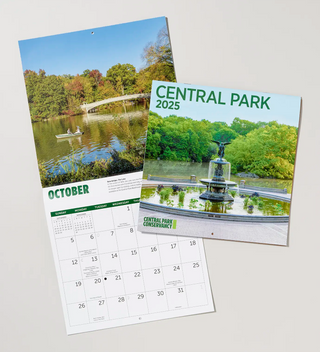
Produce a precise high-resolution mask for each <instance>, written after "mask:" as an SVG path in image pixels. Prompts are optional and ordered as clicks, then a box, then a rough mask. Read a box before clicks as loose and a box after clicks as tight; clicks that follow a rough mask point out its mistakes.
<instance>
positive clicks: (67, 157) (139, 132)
mask: <svg viewBox="0 0 320 352" xmlns="http://www.w3.org/2000/svg"><path fill="white" fill-rule="evenodd" d="M128 43H130V50H128ZM19 46H20V53H21V59H22V65H23V71H24V81H25V86H26V93H27V99H28V104H29V112H30V120H31V122H32V129H33V136H34V142H35V147H36V152H37V159H38V168H39V174H40V180H41V184H42V187H43V199H44V205H45V213H46V217H47V224H48V229H49V234H50V239H51V244H52V250H53V256H54V261H55V266H56V271H57V276H58V283H59V286H60V294H61V300H62V307H63V312H64V317H65V323H66V328H67V333H68V334H75V333H81V332H86V331H92V330H98V329H104V328H111V327H116V326H122V325H129V324H135V323H143V322H147V321H153V320H158V319H164V318H173V317H179V316H183V315H189V314H197V313H205V312H211V311H213V310H214V308H213V302H212V297H211V291H210V285H209V279H208V273H207V267H206V261H205V255H204V249H203V243H202V240H198V239H190V238H183V237H180V238H179V239H178V238H175V237H172V236H170V237H167V236H157V235H146V234H141V233H140V232H138V231H137V225H138V208H139V198H140V192H141V184H142V169H143V162H144V153H145V142H146V128H147V121H148V102H149V98H150V92H151V82H152V80H154V79H156V78H159V75H160V77H161V78H162V79H165V80H167V81H174V80H175V72H174V67H173V59H172V51H171V46H170V40H169V33H168V28H167V21H166V18H165V17H158V18H153V19H148V20H143V21H137V22H131V23H125V24H121V25H115V26H107V27H101V28H94V29H90V30H88V29H87V30H83V31H78V32H71V33H65V34H59V35H54V36H49V37H43V38H35V39H29V40H23V41H20V42H19ZM83 46H85V48H86V50H85V53H86V55H79V48H80V47H83ZM155 51H156V52H160V53H165V56H164V57H163V59H165V62H166V63H164V62H163V60H162V59H161V60H160V62H157V61H154V60H150V57H153V55H154V54H155ZM97 53H99V54H98V55H97ZM101 58H102V59H101ZM120 62H127V63H126V64H121V63H120Z"/></svg>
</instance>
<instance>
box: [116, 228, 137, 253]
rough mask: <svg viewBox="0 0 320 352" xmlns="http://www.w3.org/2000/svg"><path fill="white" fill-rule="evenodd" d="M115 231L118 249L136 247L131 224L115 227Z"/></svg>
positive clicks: (133, 229)
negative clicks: (120, 227)
mask: <svg viewBox="0 0 320 352" xmlns="http://www.w3.org/2000/svg"><path fill="white" fill-rule="evenodd" d="M116 232H117V240H118V248H119V251H121V250H124V249H134V248H137V247H138V243H137V239H136V233H135V228H134V227H133V226H132V227H125V228H122V229H117V230H116Z"/></svg>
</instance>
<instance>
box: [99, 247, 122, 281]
mask: <svg viewBox="0 0 320 352" xmlns="http://www.w3.org/2000/svg"><path fill="white" fill-rule="evenodd" d="M100 264H101V270H102V276H104V275H110V274H116V273H121V272H122V270H121V263H120V255H119V253H118V252H112V253H107V254H101V255H100Z"/></svg>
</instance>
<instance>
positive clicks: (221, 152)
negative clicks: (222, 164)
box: [212, 141, 231, 159]
mask: <svg viewBox="0 0 320 352" xmlns="http://www.w3.org/2000/svg"><path fill="white" fill-rule="evenodd" d="M212 142H214V143H216V144H218V146H219V151H218V156H219V157H220V159H222V158H223V157H224V149H225V147H226V145H228V144H231V142H218V141H212Z"/></svg>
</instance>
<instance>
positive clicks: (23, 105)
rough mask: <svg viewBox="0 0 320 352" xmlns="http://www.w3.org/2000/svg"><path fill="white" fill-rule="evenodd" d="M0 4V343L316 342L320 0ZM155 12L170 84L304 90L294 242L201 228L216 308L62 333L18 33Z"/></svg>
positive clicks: (79, 346)
mask: <svg viewBox="0 0 320 352" xmlns="http://www.w3.org/2000/svg"><path fill="white" fill-rule="evenodd" d="M0 13H1V20H0V28H1V30H0V36H1V41H0V43H1V59H0V60H1V61H0V103H1V121H2V126H1V129H0V134H1V138H0V143H1V149H0V150H1V174H0V177H1V205H0V206H1V222H0V226H1V246H0V247H1V249H0V278H1V286H0V313H1V314H0V317H1V320H0V323H1V327H0V350H1V352H13V351H14V352H51V351H52V352H53V351H58V352H69V351H70V352H71V351H77V352H88V351H94V352H99V351H104V352H106V351H113V352H114V351H121V352H122V351H128V352H135V351H139V352H143V351H161V352H163V351H169V352H171V351H175V352H178V351H183V352H188V351H192V352H194V351H200V352H202V351H218V352H225V351H228V352H241V351H245V352H251V351H252V352H265V351H268V352H278V351H281V352H282V351H290V352H295V351H297V352H301V351H306V352H313V351H319V350H320V341H319V313H320V309H319V308H320V303H319V297H320V285H319V258H320V257H319V254H318V252H319V248H320V234H319V230H318V220H319V219H320V215H319V200H318V199H319V195H320V194H319V193H320V190H319V186H318V182H316V179H317V178H318V177H319V163H318V159H319V157H318V151H319V143H320V140H319V137H318V136H319V131H320V118H319V112H318V111H319V101H320V99H319V94H320V89H319V88H320V87H319V78H320V70H319V63H320V44H319V33H320V21H319V14H320V2H319V1H311V0H307V1H306V0H304V1H302V0H301V1H298V0H297V1H294V0H290V1H289V0H288V1H285V0H277V1H275V0H269V1H250V0H244V1H236V0H233V1H231V0H230V1H221V0H219V1H216V0H207V1H205V0H198V1H194V0H192V1H190V0H180V1H178V0H176V1H174V0H158V1H150V0H148V1H146V0H136V1H129V0H118V1H106V0H91V1H79V0H55V1H44V0H28V1H25V0H24V1H19V0H12V1H7V0H1V1H0ZM158 16H167V17H168V21H169V29H170V35H171V41H172V48H173V54H174V61H175V67H176V73H177V78H178V81H179V82H183V83H194V84H203V85H214V86H218V87H219V86H221V87H227V88H238V89H248V90H257V91H265V92H272V93H280V94H292V95H301V96H302V98H303V104H302V105H303V109H302V119H301V129H300V137H299V145H298V153H297V163H296V171H295V180H294V194H293V203H292V212H291V223H290V238H289V247H284V248H283V247H276V246H270V245H258V244H250V243H237V242H227V241H218V240H211V241H209V240H206V241H205V248H206V254H207V260H208V266H209V271H210V278H211V284H212V291H213V295H214V300H215V305H216V310H217V311H216V313H213V314H204V315H201V316H200V315H198V316H192V317H185V318H177V319H171V320H163V321H159V322H154V323H147V324H141V325H134V326H129V327H122V328H115V329H109V330H101V331H97V332H92V333H86V334H81V335H74V336H70V337H67V335H66V332H65V326H64V320H63V314H62V307H61V302H60V297H59V291H58V284H57V279H56V274H55V268H54V264H53V258H52V254H51V247H50V242H49V236H48V233H47V227H46V222H45V216H44V210H43V205H42V191H41V187H40V180H39V176H38V170H37V161H36V154H35V148H34V143H33V137H32V128H31V124H30V120H29V115H28V105H27V99H26V94H25V87H24V82H23V75H22V67H21V62H20V56H19V48H18V40H21V39H29V38H34V37H39V36H46V35H53V34H59V33H65V32H70V31H77V30H82V29H87V28H94V27H101V26H106V25H112V24H117V23H122V22H129V21H134V20H139V19H146V18H151V17H158ZM81 50H84V49H83V48H79V52H80V51H81ZM12 131H14V135H13V134H12V133H10V134H9V133H8V132H12Z"/></svg>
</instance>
